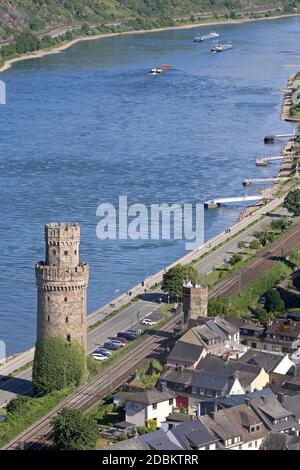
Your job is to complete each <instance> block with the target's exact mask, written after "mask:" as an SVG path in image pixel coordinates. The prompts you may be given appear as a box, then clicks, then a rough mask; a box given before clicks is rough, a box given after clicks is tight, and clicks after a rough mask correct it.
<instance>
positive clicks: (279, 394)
mask: <svg viewBox="0 0 300 470" xmlns="http://www.w3.org/2000/svg"><path fill="white" fill-rule="evenodd" d="M277 400H278V401H279V403H281V404H282V405H283V402H284V393H278V395H277Z"/></svg>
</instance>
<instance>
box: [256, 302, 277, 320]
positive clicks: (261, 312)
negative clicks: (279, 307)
mask: <svg viewBox="0 0 300 470" xmlns="http://www.w3.org/2000/svg"><path fill="white" fill-rule="evenodd" d="M256 314H257V319H258V321H259V323H261V324H262V325H266V324H267V323H268V320H269V318H273V315H272V313H271V312H267V311H266V310H265V309H264V308H263V306H262V305H259V306H258V307H257V308H256Z"/></svg>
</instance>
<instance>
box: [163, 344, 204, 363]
mask: <svg viewBox="0 0 300 470" xmlns="http://www.w3.org/2000/svg"><path fill="white" fill-rule="evenodd" d="M202 351H203V346H201V345H198V344H190V343H186V342H185V341H182V340H179V341H177V342H176V344H175V346H174V348H173V349H172V351H171V352H170V354H169V355H168V361H174V362H178V363H184V364H187V365H192V364H194V363H195V362H196V361H197V360H198V359H199V357H200V356H201V353H202Z"/></svg>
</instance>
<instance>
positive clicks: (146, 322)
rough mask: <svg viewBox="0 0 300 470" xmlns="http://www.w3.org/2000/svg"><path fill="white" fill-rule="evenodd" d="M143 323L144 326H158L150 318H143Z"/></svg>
mask: <svg viewBox="0 0 300 470" xmlns="http://www.w3.org/2000/svg"><path fill="white" fill-rule="evenodd" d="M141 323H142V325H148V326H152V325H156V321H154V320H151V319H150V318H143V320H142V321H141Z"/></svg>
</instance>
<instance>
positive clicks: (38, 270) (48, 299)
mask: <svg viewBox="0 0 300 470" xmlns="http://www.w3.org/2000/svg"><path fill="white" fill-rule="evenodd" d="M45 241H46V256H45V262H43V261H41V262H39V263H37V264H36V266H35V276H36V284H37V339H38V340H39V339H41V338H45V337H48V336H63V337H64V338H65V339H67V340H68V341H70V342H71V341H78V342H79V343H80V344H81V345H82V346H83V347H84V349H86V308H87V286H88V278H89V267H88V264H87V263H84V262H80V261H79V243H80V227H79V224H76V223H75V224H72V223H51V224H47V225H46V226H45Z"/></svg>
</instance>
